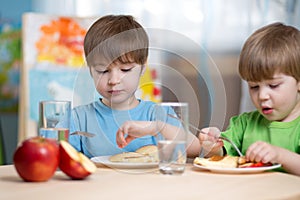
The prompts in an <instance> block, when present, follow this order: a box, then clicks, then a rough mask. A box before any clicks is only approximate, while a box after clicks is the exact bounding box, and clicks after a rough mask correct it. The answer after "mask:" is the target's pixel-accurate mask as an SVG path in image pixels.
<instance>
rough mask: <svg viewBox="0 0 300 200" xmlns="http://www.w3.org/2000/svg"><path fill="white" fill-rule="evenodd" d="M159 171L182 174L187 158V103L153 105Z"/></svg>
mask: <svg viewBox="0 0 300 200" xmlns="http://www.w3.org/2000/svg"><path fill="white" fill-rule="evenodd" d="M155 119H156V127H157V132H158V134H157V144H158V152H159V154H158V155H159V171H160V172H161V173H162V174H182V173H183V172H184V170H185V164H186V160H187V154H186V146H187V145H186V143H187V136H188V130H189V128H188V124H189V119H188V103H183V102H163V103H158V104H157V105H156V106H155Z"/></svg>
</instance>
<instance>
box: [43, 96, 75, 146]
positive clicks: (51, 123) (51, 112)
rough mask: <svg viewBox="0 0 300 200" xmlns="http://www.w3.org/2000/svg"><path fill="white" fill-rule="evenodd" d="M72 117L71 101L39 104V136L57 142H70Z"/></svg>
mask: <svg viewBox="0 0 300 200" xmlns="http://www.w3.org/2000/svg"><path fill="white" fill-rule="evenodd" d="M70 117H71V102H70V101H54V100H53V101H41V102H40V103H39V123H38V128H39V130H38V132H39V135H40V136H42V137H45V138H52V139H55V140H57V141H60V140H65V141H68V139H69V130H70Z"/></svg>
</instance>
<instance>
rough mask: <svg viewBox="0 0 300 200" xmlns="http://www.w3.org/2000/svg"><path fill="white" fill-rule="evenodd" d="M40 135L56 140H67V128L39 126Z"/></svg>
mask: <svg viewBox="0 0 300 200" xmlns="http://www.w3.org/2000/svg"><path fill="white" fill-rule="evenodd" d="M39 134H40V136H42V137H44V138H52V139H55V140H57V141H60V140H65V141H68V138H69V129H65V128H40V131H39Z"/></svg>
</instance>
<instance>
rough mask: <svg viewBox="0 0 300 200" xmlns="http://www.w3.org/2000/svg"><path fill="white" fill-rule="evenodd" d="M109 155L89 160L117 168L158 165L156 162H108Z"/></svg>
mask: <svg viewBox="0 0 300 200" xmlns="http://www.w3.org/2000/svg"><path fill="white" fill-rule="evenodd" d="M109 157H110V156H98V157H93V158H91V160H92V161H93V162H94V163H96V165H97V163H100V164H103V165H106V166H108V167H110V168H118V169H146V168H154V167H158V163H157V162H153V163H125V162H110V161H109Z"/></svg>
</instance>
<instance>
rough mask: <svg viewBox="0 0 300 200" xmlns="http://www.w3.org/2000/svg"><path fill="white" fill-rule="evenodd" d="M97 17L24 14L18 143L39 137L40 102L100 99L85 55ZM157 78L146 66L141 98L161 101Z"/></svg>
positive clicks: (76, 103)
mask: <svg viewBox="0 0 300 200" xmlns="http://www.w3.org/2000/svg"><path fill="white" fill-rule="evenodd" d="M97 18H98V17H93V18H92V17H91V18H87V17H86V18H82V17H66V16H53V15H45V14H37V13H26V14H24V16H23V34H22V37H23V41H24V42H23V57H24V58H23V62H24V63H23V64H24V67H23V69H22V70H21V90H22V92H23V93H22V95H21V97H20V107H21V108H20V112H19V115H20V118H19V119H20V120H19V123H20V124H19V141H21V140H23V139H25V138H27V137H29V136H34V135H37V132H38V131H37V121H38V106H39V102H40V101H43V100H70V101H72V106H73V107H74V106H77V105H82V104H87V103H90V102H92V101H94V100H95V99H97V98H99V94H98V93H97V92H96V91H95V88H94V85H93V81H92V79H91V77H90V74H89V70H88V67H87V66H86V65H85V61H84V52H83V40H84V36H85V34H86V31H87V29H88V28H89V26H90V25H91V24H92V23H93V22H94V21H95V20H96V19H97ZM157 77H158V76H157V71H156V70H155V69H152V68H151V66H147V70H146V73H145V75H144V77H143V78H142V80H141V83H140V85H141V87H140V89H139V91H138V94H139V95H140V97H141V98H143V99H147V100H152V101H156V102H157V101H160V99H161V98H160V89H159V87H158V86H157V84H156V83H154V82H157V81H156V80H154V79H157ZM91 94H92V95H91Z"/></svg>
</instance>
